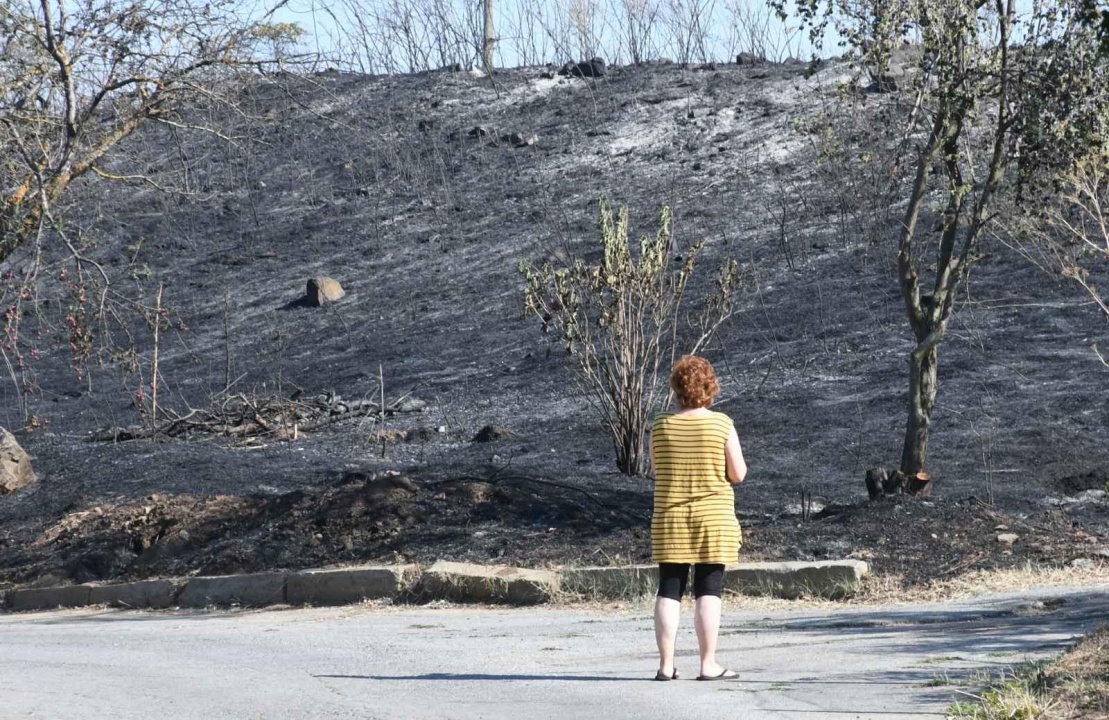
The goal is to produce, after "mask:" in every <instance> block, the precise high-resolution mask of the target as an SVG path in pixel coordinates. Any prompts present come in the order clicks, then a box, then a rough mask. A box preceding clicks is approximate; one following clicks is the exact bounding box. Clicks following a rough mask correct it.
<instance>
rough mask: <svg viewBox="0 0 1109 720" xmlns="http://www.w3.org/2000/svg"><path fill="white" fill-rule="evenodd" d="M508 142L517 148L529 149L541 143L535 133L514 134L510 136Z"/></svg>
mask: <svg viewBox="0 0 1109 720" xmlns="http://www.w3.org/2000/svg"><path fill="white" fill-rule="evenodd" d="M508 141H509V142H510V143H512V144H513V146H515V147H518V148H519V147H529V146H531V145H535V144H536V143H537V142H539V136H538V135H536V134H535V133H512V134H511V135H509V136H508Z"/></svg>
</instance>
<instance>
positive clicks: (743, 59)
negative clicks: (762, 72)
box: [735, 52, 766, 67]
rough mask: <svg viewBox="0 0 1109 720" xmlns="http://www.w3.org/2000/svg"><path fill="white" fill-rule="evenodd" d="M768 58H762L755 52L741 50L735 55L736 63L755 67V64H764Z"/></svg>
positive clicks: (741, 65)
mask: <svg viewBox="0 0 1109 720" xmlns="http://www.w3.org/2000/svg"><path fill="white" fill-rule="evenodd" d="M765 63H766V60H764V59H762V58H761V57H759V56H758V55H756V54H755V53H749V52H741V53H740V54H739V55H736V56H735V64H736V65H739V66H740V67H754V66H755V65H763V64H765Z"/></svg>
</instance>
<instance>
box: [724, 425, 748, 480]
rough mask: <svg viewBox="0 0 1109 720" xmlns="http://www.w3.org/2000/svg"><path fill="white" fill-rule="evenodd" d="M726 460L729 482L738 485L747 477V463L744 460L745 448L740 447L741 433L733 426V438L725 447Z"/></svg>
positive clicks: (729, 439) (730, 438)
mask: <svg viewBox="0 0 1109 720" xmlns="http://www.w3.org/2000/svg"><path fill="white" fill-rule="evenodd" d="M724 460H725V462H726V464H727V468H726V470H727V473H728V482H730V483H731V484H732V485H738V484H740V483H741V482H743V479H744V478H746V477H747V462H746V461H745V460H744V459H743V448H742V447H740V445H739V433H737V432H736V431H735V425H733V426H732V434H731V437H729V438H728V442H727V443H725V445H724Z"/></svg>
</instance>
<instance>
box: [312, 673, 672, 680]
mask: <svg viewBox="0 0 1109 720" xmlns="http://www.w3.org/2000/svg"><path fill="white" fill-rule="evenodd" d="M312 677H314V678H327V679H330V680H403V681H405V682H409V681H412V680H456V681H458V680H492V681H496V682H501V681H510V680H524V681H534V680H550V681H554V682H563V681H567V680H568V681H572V682H639V681H645V682H654V680H653V679H652V678H649V677H598V676H596V675H498V674H495V673H426V674H424V675H313V676H312Z"/></svg>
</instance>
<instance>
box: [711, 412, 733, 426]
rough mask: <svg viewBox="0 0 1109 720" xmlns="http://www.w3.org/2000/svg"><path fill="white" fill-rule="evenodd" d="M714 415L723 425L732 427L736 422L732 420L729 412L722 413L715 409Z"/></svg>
mask: <svg viewBox="0 0 1109 720" xmlns="http://www.w3.org/2000/svg"><path fill="white" fill-rule="evenodd" d="M712 415H713V417H714V418H715V419H716V421H717V422H719V423H720V424H721V425H725V426H727V427H731V426H732V425H734V424H735V421H733V420H732V416H731V415H728V414H727V413H722V412H720V411H719V410H713V411H712Z"/></svg>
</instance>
